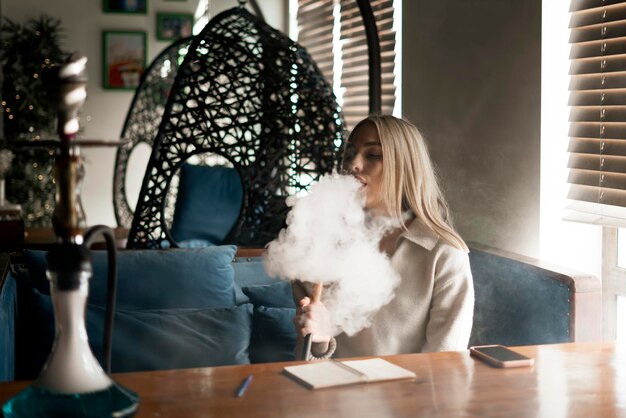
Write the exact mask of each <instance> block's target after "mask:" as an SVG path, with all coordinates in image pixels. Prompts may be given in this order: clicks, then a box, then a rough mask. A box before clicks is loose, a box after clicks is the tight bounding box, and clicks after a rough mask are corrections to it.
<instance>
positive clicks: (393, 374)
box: [342, 358, 416, 382]
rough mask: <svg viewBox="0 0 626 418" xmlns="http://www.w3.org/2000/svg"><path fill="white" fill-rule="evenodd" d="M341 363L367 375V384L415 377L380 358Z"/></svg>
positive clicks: (411, 373) (408, 371)
mask: <svg viewBox="0 0 626 418" xmlns="http://www.w3.org/2000/svg"><path fill="white" fill-rule="evenodd" d="M342 363H343V364H345V365H346V366H349V367H352V368H353V369H356V370H358V371H360V372H361V373H363V374H365V375H367V381H368V382H378V381H381V380H392V379H406V378H409V377H416V375H415V373H413V372H412V371H410V370H407V369H403V368H402V367H400V366H396V365H395V364H393V363H389V362H388V361H386V360H383V359H381V358H373V359H368V360H352V361H343V362H342Z"/></svg>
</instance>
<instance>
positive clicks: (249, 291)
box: [241, 281, 296, 309]
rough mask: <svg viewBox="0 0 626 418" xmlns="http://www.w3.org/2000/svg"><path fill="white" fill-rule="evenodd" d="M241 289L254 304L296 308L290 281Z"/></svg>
mask: <svg viewBox="0 0 626 418" xmlns="http://www.w3.org/2000/svg"><path fill="white" fill-rule="evenodd" d="M241 290H242V291H243V293H244V294H245V295H246V296H248V298H249V299H250V302H252V303H253V304H254V306H266V307H270V308H293V309H295V308H296V304H295V302H294V301H293V295H292V292H291V283H290V282H286V281H281V282H277V283H274V284H269V285H258V286H244V287H242V288H241Z"/></svg>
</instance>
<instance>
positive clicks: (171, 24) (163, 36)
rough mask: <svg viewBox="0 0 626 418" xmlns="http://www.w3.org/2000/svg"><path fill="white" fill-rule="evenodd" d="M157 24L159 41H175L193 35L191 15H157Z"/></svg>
mask: <svg viewBox="0 0 626 418" xmlns="http://www.w3.org/2000/svg"><path fill="white" fill-rule="evenodd" d="M156 23H157V24H156V27H157V30H156V33H157V39H158V40H159V41H175V40H177V39H181V38H187V37H189V36H191V35H192V34H193V23H194V22H193V14H191V13H157V22H156Z"/></svg>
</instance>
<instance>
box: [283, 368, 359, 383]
mask: <svg viewBox="0 0 626 418" xmlns="http://www.w3.org/2000/svg"><path fill="white" fill-rule="evenodd" d="M283 370H284V372H285V373H286V374H287V375H290V376H292V377H294V378H296V379H297V380H298V381H300V382H301V383H302V384H304V385H305V386H307V387H309V388H312V389H319V388H326V387H331V386H340V385H349V384H351V383H358V382H362V381H364V380H363V378H362V377H361V376H358V375H357V374H355V373H354V372H351V371H349V370H346V369H344V368H342V367H341V366H337V365H336V364H335V363H333V362H331V361H322V362H315V363H310V364H303V365H300V366H287V367H285V368H284V369H283Z"/></svg>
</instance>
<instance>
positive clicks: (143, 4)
mask: <svg viewBox="0 0 626 418" xmlns="http://www.w3.org/2000/svg"><path fill="white" fill-rule="evenodd" d="M102 11H103V12H104V13H125V14H140V15H145V14H147V13H148V0H102Z"/></svg>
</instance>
